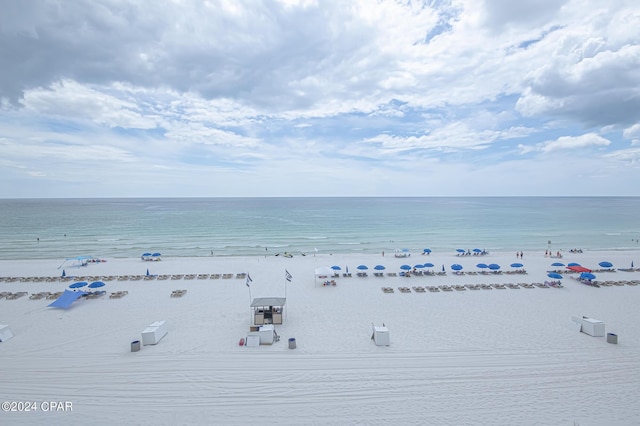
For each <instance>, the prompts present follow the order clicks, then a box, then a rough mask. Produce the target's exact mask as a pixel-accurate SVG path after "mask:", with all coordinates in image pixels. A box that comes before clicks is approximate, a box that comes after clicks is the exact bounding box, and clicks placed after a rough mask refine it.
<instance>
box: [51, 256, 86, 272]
mask: <svg viewBox="0 0 640 426" xmlns="http://www.w3.org/2000/svg"><path fill="white" fill-rule="evenodd" d="M91 259H93V256H76V257H67V258H66V259H65V260H64V262H62V263H61V264H60V266H58V269H60V268H62V267H63V266H64V265H65V264H67V263H70V265H69V266H87V265H88V262H89V261H90V260H91Z"/></svg>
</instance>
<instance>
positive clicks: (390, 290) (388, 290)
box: [382, 287, 393, 293]
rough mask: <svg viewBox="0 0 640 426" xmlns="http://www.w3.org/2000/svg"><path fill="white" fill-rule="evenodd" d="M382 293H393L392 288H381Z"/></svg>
mask: <svg viewBox="0 0 640 426" xmlns="http://www.w3.org/2000/svg"><path fill="white" fill-rule="evenodd" d="M382 291H383V292H384V293H393V288H391V287H382Z"/></svg>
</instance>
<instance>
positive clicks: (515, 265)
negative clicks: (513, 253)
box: [511, 263, 524, 268]
mask: <svg viewBox="0 0 640 426" xmlns="http://www.w3.org/2000/svg"><path fill="white" fill-rule="evenodd" d="M523 266H524V265H523V264H522V263H512V264H511V267H512V268H522V267H523Z"/></svg>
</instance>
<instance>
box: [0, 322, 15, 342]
mask: <svg viewBox="0 0 640 426" xmlns="http://www.w3.org/2000/svg"><path fill="white" fill-rule="evenodd" d="M12 337H13V333H12V332H11V329H10V328H9V326H8V325H0V342H6V341H7V340H9V339H11V338H12Z"/></svg>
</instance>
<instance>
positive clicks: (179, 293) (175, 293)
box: [171, 290, 187, 297]
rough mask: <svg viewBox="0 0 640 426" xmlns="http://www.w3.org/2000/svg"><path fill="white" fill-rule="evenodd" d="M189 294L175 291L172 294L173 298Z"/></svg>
mask: <svg viewBox="0 0 640 426" xmlns="http://www.w3.org/2000/svg"><path fill="white" fill-rule="evenodd" d="M185 294H187V290H173V291H172V292H171V297H182V296H184V295H185Z"/></svg>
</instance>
